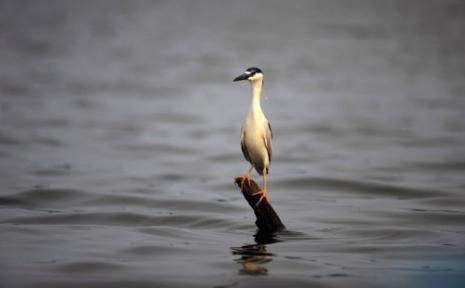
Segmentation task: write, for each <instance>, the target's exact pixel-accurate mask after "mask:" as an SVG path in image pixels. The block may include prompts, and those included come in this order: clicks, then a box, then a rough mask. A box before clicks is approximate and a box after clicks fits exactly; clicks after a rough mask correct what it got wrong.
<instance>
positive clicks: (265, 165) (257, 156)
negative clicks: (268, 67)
mask: <svg viewBox="0 0 465 288" xmlns="http://www.w3.org/2000/svg"><path fill="white" fill-rule="evenodd" d="M241 80H249V82H250V84H251V85H252V104H251V106H250V111H249V114H248V115H247V118H245V121H244V124H243V125H242V130H241V147H242V153H243V154H244V157H245V159H247V161H249V162H250V164H251V166H250V169H249V170H248V171H247V173H246V174H245V175H244V180H247V181H249V180H250V175H251V173H252V170H253V168H255V170H257V172H258V174H260V175H262V176H263V187H262V190H261V191H260V192H258V193H260V194H261V196H260V199H259V201H258V202H257V204H256V205H257V206H258V205H259V204H260V202H261V201H262V200H263V198H265V197H266V198H267V199H268V195H267V193H266V175H267V174H268V171H269V167H270V161H271V150H272V149H271V139H272V138H273V133H272V131H271V126H270V122H268V120H267V119H266V117H265V115H264V114H263V111H262V107H261V106H260V96H261V94H262V87H263V73H262V70H260V69H258V68H256V67H251V68H248V69H247V70H246V71H245V72H244V73H243V74H241V75H239V76H237V77H236V78H235V79H234V81H241ZM243 184H244V182H242V185H243Z"/></svg>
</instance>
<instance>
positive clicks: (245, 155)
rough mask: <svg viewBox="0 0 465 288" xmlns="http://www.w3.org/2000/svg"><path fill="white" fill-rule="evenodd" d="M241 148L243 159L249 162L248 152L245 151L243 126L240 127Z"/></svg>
mask: <svg viewBox="0 0 465 288" xmlns="http://www.w3.org/2000/svg"><path fill="white" fill-rule="evenodd" d="M241 149H242V154H244V157H245V159H246V160H247V161H249V162H250V156H249V152H248V151H247V146H245V130H244V128H242V130H241Z"/></svg>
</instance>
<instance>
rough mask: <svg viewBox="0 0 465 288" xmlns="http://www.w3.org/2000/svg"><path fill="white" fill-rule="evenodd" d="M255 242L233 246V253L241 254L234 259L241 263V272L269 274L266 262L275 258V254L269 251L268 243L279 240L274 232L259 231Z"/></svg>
mask: <svg viewBox="0 0 465 288" xmlns="http://www.w3.org/2000/svg"><path fill="white" fill-rule="evenodd" d="M254 238H255V244H247V245H244V246H241V247H231V253H232V254H233V255H238V256H240V257H239V258H236V259H234V261H235V262H236V263H239V264H241V269H240V270H239V274H247V275H257V276H259V275H267V274H268V268H267V267H266V264H267V263H269V262H271V261H272V260H273V258H272V257H273V256H274V255H273V254H272V253H270V252H268V251H267V244H271V243H275V242H279V240H278V239H276V235H274V234H264V233H260V232H259V233H257V234H256V235H255V236H254Z"/></svg>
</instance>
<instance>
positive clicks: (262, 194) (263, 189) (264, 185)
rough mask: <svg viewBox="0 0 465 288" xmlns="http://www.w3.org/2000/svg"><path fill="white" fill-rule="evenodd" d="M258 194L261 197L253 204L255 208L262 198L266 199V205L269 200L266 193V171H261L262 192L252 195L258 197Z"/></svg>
mask: <svg viewBox="0 0 465 288" xmlns="http://www.w3.org/2000/svg"><path fill="white" fill-rule="evenodd" d="M259 194H261V196H260V199H258V202H257V204H255V207H258V206H259V205H260V203H261V202H262V200H263V198H266V200H267V201H268V203H269V202H270V199H269V198H268V193H267V191H266V170H264V171H263V188H262V190H261V191H259V192H257V193H254V194H252V195H259Z"/></svg>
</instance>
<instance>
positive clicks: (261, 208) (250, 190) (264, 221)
mask: <svg viewBox="0 0 465 288" xmlns="http://www.w3.org/2000/svg"><path fill="white" fill-rule="evenodd" d="M236 184H237V185H238V186H239V187H240V188H241V192H242V195H244V198H245V200H247V202H248V203H249V205H250V207H252V209H253V212H254V213H255V217H256V218H257V220H256V221H255V225H257V227H258V230H259V232H264V233H273V232H279V231H282V230H284V228H285V227H284V224H283V223H282V222H281V219H279V216H278V214H277V213H276V212H275V211H274V209H273V207H272V206H271V204H270V202H268V199H267V198H264V199H263V200H262V202H260V204H259V205H258V206H256V204H257V203H258V200H259V199H260V194H257V195H252V194H256V193H257V192H260V187H258V185H257V183H255V181H253V180H252V179H250V181H248V180H245V181H244V177H243V176H239V177H236Z"/></svg>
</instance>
